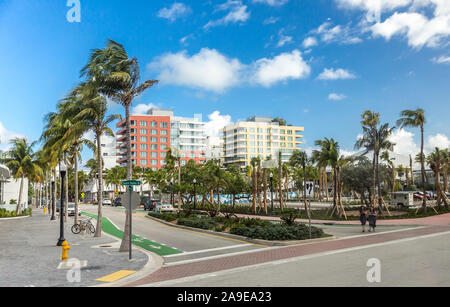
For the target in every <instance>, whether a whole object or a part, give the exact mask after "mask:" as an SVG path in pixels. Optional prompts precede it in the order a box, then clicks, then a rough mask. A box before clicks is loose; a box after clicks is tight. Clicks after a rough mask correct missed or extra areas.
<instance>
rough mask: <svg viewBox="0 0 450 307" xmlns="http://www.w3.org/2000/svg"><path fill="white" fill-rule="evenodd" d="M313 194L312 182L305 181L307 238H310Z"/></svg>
mask: <svg viewBox="0 0 450 307" xmlns="http://www.w3.org/2000/svg"><path fill="white" fill-rule="evenodd" d="M312 196H314V182H313V181H307V182H306V197H307V198H308V199H307V202H308V218H309V238H310V239H311V237H312V235H311V197H312Z"/></svg>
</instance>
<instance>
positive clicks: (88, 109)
mask: <svg viewBox="0 0 450 307" xmlns="http://www.w3.org/2000/svg"><path fill="white" fill-rule="evenodd" d="M75 93H76V96H77V97H78V99H79V102H80V103H81V105H82V110H81V111H80V112H79V113H78V114H77V115H76V116H75V117H74V120H75V122H76V125H79V126H87V127H89V129H90V130H91V131H92V132H93V133H94V135H95V139H96V141H97V152H96V153H97V164H98V192H97V202H98V218H97V229H96V231H95V237H101V235H102V218H103V215H102V197H103V163H102V161H103V160H102V147H101V137H102V135H108V136H112V137H114V132H113V131H112V130H111V128H109V124H111V123H112V122H113V121H115V120H117V119H121V116H120V114H112V115H108V116H107V114H106V113H107V110H108V109H107V102H106V99H105V98H104V97H102V96H100V95H99V93H98V92H97V91H96V89H95V88H94V87H93V84H89V83H82V84H81V85H80V86H79V87H78V88H77V89H75ZM74 129H75V128H74Z"/></svg>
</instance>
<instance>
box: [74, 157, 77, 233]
mask: <svg viewBox="0 0 450 307" xmlns="http://www.w3.org/2000/svg"><path fill="white" fill-rule="evenodd" d="M74 171H75V174H74V181H75V183H74V186H75V187H74V196H75V221H74V225H77V224H78V157H77V152H75V156H74Z"/></svg>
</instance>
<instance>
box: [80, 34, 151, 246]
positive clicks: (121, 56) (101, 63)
mask: <svg viewBox="0 0 450 307" xmlns="http://www.w3.org/2000/svg"><path fill="white" fill-rule="evenodd" d="M82 75H83V76H85V77H86V78H88V80H90V81H92V82H94V83H95V84H96V86H97V87H98V89H99V92H100V93H102V94H104V95H106V96H108V97H109V98H111V99H112V100H114V101H117V102H119V103H120V104H121V105H122V106H123V107H124V108H125V114H126V127H127V132H126V138H127V179H129V180H131V179H132V161H131V121H130V107H131V105H132V104H133V99H134V98H135V97H137V96H139V95H140V94H142V93H143V92H144V91H145V90H147V89H148V88H150V87H152V86H153V85H154V84H156V83H158V81H157V80H147V81H145V82H143V83H141V84H139V80H140V68H139V62H138V60H137V59H136V58H129V57H128V54H127V52H126V50H125V48H124V47H123V46H122V45H121V44H119V43H117V42H115V41H113V40H108V44H107V46H106V47H105V48H104V49H95V50H93V52H92V54H91V57H90V60H89V63H88V64H87V65H86V66H85V67H84V68H83V69H82ZM129 214H131V213H130V212H128V211H126V221H125V229H124V236H123V240H122V244H121V246H120V251H121V252H127V251H128V249H129V242H128V241H129V235H128V234H129V231H130V229H129V220H130V215H129Z"/></svg>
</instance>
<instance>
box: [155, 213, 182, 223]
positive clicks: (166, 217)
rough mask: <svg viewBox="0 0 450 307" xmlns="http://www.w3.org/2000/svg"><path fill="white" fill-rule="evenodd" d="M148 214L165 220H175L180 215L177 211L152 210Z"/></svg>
mask: <svg viewBox="0 0 450 307" xmlns="http://www.w3.org/2000/svg"><path fill="white" fill-rule="evenodd" d="M148 215H149V216H152V217H155V218H157V219H161V220H164V221H166V222H173V221H175V220H176V219H177V218H178V216H177V215H176V214H175V213H159V212H152V211H150V212H149V213H148Z"/></svg>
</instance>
